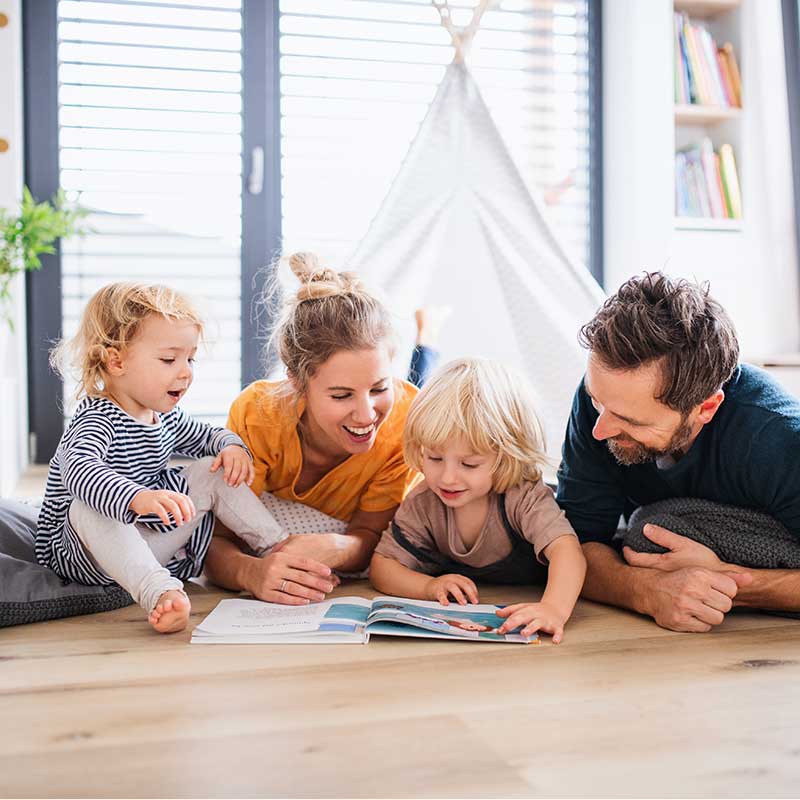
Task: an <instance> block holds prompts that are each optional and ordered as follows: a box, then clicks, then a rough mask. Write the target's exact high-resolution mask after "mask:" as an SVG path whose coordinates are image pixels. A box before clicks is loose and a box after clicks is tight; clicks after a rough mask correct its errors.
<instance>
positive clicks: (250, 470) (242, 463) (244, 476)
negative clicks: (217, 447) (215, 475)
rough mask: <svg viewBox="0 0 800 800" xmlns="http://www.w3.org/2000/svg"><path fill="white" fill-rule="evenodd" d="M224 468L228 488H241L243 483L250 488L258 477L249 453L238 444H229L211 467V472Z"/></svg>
mask: <svg viewBox="0 0 800 800" xmlns="http://www.w3.org/2000/svg"><path fill="white" fill-rule="evenodd" d="M220 467H222V468H223V470H224V472H223V475H224V478H225V483H227V484H228V486H239V485H240V484H241V483H242V482H244V483H246V484H247V485H248V486H249V485H250V484H251V483H252V482H253V479H254V478H255V477H256V470H255V467H253V462H252V461H251V460H250V456H249V455H247V451H246V450H245V449H244V448H243V447H239V445H238V444H229V445H228V446H227V447H224V448H223V449H222V450H221V451H220V453H219V455H218V456H217V457H216V458H215V459H214V463H213V464H212V465H211V472H216V471H217V470H218V469H219V468H220Z"/></svg>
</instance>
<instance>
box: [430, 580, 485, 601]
mask: <svg viewBox="0 0 800 800" xmlns="http://www.w3.org/2000/svg"><path fill="white" fill-rule="evenodd" d="M449 597H452V598H453V599H454V600H455V601H456V602H457V603H458V604H459V605H460V606H465V605H466V604H467V603H468V602H470V603H477V602H478V587H477V586H476V585H475V584H474V582H473V581H471V580H470V579H469V578H467V577H466V576H465V575H456V574H452V575H440V576H439V577H438V578H431V580H430V581H428V584H427V586H426V589H425V599H426V600H438V601H439V602H440V603H441V604H442V605H443V606H448V605H450V600H449Z"/></svg>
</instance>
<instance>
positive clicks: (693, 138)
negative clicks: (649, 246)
mask: <svg viewBox="0 0 800 800" xmlns="http://www.w3.org/2000/svg"><path fill="white" fill-rule="evenodd" d="M745 1H746V0H674V2H673V4H672V5H673V11H674V12H675V13H681V14H683V15H685V16H686V17H688V19H689V21H690V22H691V23H692V24H693V25H694V24H699V25H701V26H702V27H703V28H705V29H706V30H707V31H708V33H709V34H710V35H711V37H712V38H713V41H714V43H716V44H717V45H719V46H722V44H723V43H725V42H730V43H731V44H732V45H733V51H734V53H735V57H736V61H737V63H738V65H739V68H741V60H742V51H741V40H742V37H741V13H740V12H741V4H742V2H745ZM674 33H675V32H674V31H673V34H674ZM694 46H698V45H697V42H695V45H694ZM712 52H714V51H713V50H712ZM706 63H708V62H707V61H706ZM705 75H706V76H707V75H708V73H705ZM703 79H704V80H708V79H707V78H706V77H704V78H703ZM677 80H678V79H677V78H676V96H677V94H678V89H677ZM746 90H747V87H742V93H743V95H745V97H743V100H742V107H741V108H740V107H737V106H731V105H721V104H711V103H704V104H700V103H681V102H678V101H677V100H675V102H674V126H675V137H674V150H675V165H674V170H673V174H674V182H675V192H676V199H675V206H676V210H675V215H676V216H675V219H674V222H673V227H674V229H675V230H679V231H720V232H723V231H724V232H734V233H735V232H738V231H741V230H742V229H743V224H744V223H743V219H742V218H730V217H727V216H723V217H720V216H719V214H720V210H719V208H717V212H716V215H714V214H713V213H712V214H708V213H706V214H703V213H700V214H699V215H697V212H696V211H694V212H693V213H689V212H690V211H693V209H692V208H691V207H690V208H688V209H687V206H688V205H689V203H688V202H687V197H686V195H687V189H686V181H687V175H686V168H687V167H686V162H685V161H684V160H683V156H680V157H679V156H678V152H679V151H686V150H689V149H691V148H694V147H695V146H697V145H700V144H701V143H702V142H703V141H704V140H705V139H708V140H710V142H711V147H712V148H713V151H714V153H716V154H719V152H720V147H722V146H723V145H730V147H731V148H732V151H733V155H734V159H735V161H736V173H737V175H738V182H739V187H740V193H741V196H742V199H741V208H742V212H741V217H744V216H745V215H746V211H747V208H746V200H745V198H744V194H745V191H744V189H745V187H744V185H743V182H742V163H741V151H742V148H741V144H742V119H743V116H744V114H745V113H746ZM707 92H708V89H706V93H707ZM726 150H728V149H727V148H726ZM728 152H730V151H728ZM708 158H709V159H711V162H710V163H711V164H712V166H711V167H710V171H713V159H714V156H713V154H712V155H709V156H708ZM679 162H680V163H679ZM696 163H697V162H696V161H695V165H696ZM697 168H698V167H697V166H693V167H692V169H697ZM708 172H709V167H706V168H705V174H708ZM700 180H702V173H701V177H700ZM711 180H712V181H713V180H714V179H713V178H712V179H711ZM679 184H680V188H681V189H682V191H683V201H682V206H683V207H682V208H680V209H679V208H678V206H679V200H678V192H679V191H680V189H679ZM722 193H723V190H722V189H720V192H719V194H722ZM722 205H723V207H726V206H727V205H729V204H727V203H726V201H725V200H723V202H722ZM705 207H706V208H708V202H706V204H705ZM712 207H713V206H712ZM694 209H696V204H695V205H694ZM722 213H723V214H725V213H729V212H726V211H725V210H723V212H722Z"/></svg>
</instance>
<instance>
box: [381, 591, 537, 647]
mask: <svg viewBox="0 0 800 800" xmlns="http://www.w3.org/2000/svg"><path fill="white" fill-rule="evenodd" d="M497 610H498V606H493V605H467V606H461V605H457V604H455V603H453V604H451V605H449V606H443V605H441V604H440V603H436V602H430V601H426V600H409V599H407V598H403V597H376V598H375V599H374V600H373V601H372V611H371V612H370V615H369V617H368V618H367V625H368V626H370V629H372V628H373V627H375V626H376V625H377V624H378V623H392V624H393V625H411V626H413V627H415V628H421V629H424V630H425V631H430V632H431V633H435V634H438V635H439V636H443V637H453V638H459V639H479V640H482V641H513V642H534V641H536V639H537V638H538V637H537V636H536V635H533V636H521V635H519V634H518V633H508V634H498V633H497V629H498V628H499V627H500V626H501V625H502V624H503V622H505V620H504V619H503V618H502V617H498V616H497ZM376 632H380V629H379V628H376ZM387 632H388V631H387ZM407 635H409V636H411V635H413V634H412V633H410V632H409V633H408V634H407Z"/></svg>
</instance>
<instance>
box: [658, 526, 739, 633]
mask: <svg viewBox="0 0 800 800" xmlns="http://www.w3.org/2000/svg"><path fill="white" fill-rule="evenodd" d="M673 535H674V534H673ZM679 538H683V537H679ZM752 580H753V578H752V576H751V575H748V574H747V573H746V572H715V571H714V570H709V569H703V568H701V567H682V568H679V569H675V570H672V571H663V570H653V571H652V573H651V580H649V581H648V590H649V591H648V592H647V598H646V600H647V613H648V614H650V616H651V617H653V619H654V620H655V621H656V623H658V624H659V625H660V626H661V627H662V628H668V629H669V630H672V631H687V632H696V633H705V632H707V631H710V630H711V628H712V627H713V626H714V625H719V624H720V623H721V622H722V621H723V620H724V619H725V614H727V613H728V611H730V610H731V607H732V606H733V598H734V597H736V593H737V592H738V591H739V587H740V586H747V585H748V584H749V583H750V582H751V581H752Z"/></svg>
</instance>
